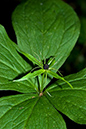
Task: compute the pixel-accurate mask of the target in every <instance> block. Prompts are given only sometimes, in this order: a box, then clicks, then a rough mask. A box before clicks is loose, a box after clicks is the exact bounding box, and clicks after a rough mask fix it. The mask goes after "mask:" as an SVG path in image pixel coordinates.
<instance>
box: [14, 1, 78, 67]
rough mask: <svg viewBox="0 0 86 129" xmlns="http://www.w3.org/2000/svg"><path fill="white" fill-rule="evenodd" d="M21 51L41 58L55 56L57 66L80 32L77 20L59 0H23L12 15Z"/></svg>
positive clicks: (73, 13)
mask: <svg viewBox="0 0 86 129" xmlns="http://www.w3.org/2000/svg"><path fill="white" fill-rule="evenodd" d="M12 23H13V27H14V30H15V33H16V36H17V42H18V46H19V48H20V49H21V51H23V52H25V53H28V54H30V55H32V56H34V57H35V58H36V59H38V60H39V59H40V61H41V60H44V59H48V58H50V57H51V56H53V57H55V60H56V62H57V63H56V66H55V65H54V68H56V69H59V68H60V67H61V66H62V64H63V63H64V62H65V60H66V59H67V57H68V56H69V54H70V52H71V50H72V49H73V47H74V45H75V43H76V41H77V38H78V36H79V31H80V23H79V19H78V17H77V15H76V13H75V12H74V10H73V9H72V7H70V6H69V5H67V4H66V3H64V2H63V1H61V0H47V1H45V0H35V1H34V0H27V1H26V2H25V3H22V4H21V5H19V6H18V7H17V8H16V9H15V11H14V13H13V16H12Z"/></svg>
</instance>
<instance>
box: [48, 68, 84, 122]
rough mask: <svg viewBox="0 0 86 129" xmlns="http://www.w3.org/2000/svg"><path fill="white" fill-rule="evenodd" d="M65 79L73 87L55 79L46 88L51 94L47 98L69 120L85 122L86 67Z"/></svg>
mask: <svg viewBox="0 0 86 129" xmlns="http://www.w3.org/2000/svg"><path fill="white" fill-rule="evenodd" d="M65 79H66V80H67V81H69V82H70V83H71V84H72V86H73V89H71V88H70V87H68V85H67V84H66V83H65V82H63V81H57V82H55V84H52V86H50V88H49V89H47V90H48V92H49V93H50V95H51V96H52V97H49V96H48V99H49V100H50V101H51V103H52V104H53V105H54V106H55V107H56V109H57V110H59V111H61V112H62V113H64V114H65V115H67V116H68V117H69V118H70V119H71V120H73V121H75V122H76V123H79V124H86V68H85V69H83V70H82V71H80V72H78V73H76V74H73V75H69V76H67V77H65ZM56 83H57V84H56Z"/></svg>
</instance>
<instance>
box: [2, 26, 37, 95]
mask: <svg viewBox="0 0 86 129" xmlns="http://www.w3.org/2000/svg"><path fill="white" fill-rule="evenodd" d="M16 49H17V45H16V44H15V43H13V42H12V41H11V40H10V39H9V37H8V35H7V33H6V31H5V29H4V27H3V26H1V25H0V90H16V91H19V92H23V93H26V92H36V91H35V89H34V87H32V85H31V83H30V81H24V82H19V83H15V82H13V79H14V78H16V77H17V76H19V75H21V74H25V73H26V72H27V71H29V70H31V68H32V66H30V64H28V63H27V62H26V61H24V59H23V58H22V57H21V56H20V55H19V54H18V53H17V51H16Z"/></svg>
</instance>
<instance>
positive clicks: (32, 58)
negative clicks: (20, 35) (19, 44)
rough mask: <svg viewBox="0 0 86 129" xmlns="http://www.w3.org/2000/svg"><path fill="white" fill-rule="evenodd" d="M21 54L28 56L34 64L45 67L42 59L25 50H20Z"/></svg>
mask: <svg viewBox="0 0 86 129" xmlns="http://www.w3.org/2000/svg"><path fill="white" fill-rule="evenodd" d="M20 53H21V54H23V55H24V56H25V57H27V58H28V59H29V60H30V61H32V62H33V64H36V65H38V66H39V67H41V68H43V65H42V63H41V62H40V61H38V60H37V59H36V58H34V57H33V56H32V55H31V54H28V53H25V52H23V51H20Z"/></svg>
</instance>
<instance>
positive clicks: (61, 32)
mask: <svg viewBox="0 0 86 129" xmlns="http://www.w3.org/2000/svg"><path fill="white" fill-rule="evenodd" d="M12 23H13V27H14V30H15V33H16V37H17V45H16V44H15V43H14V42H12V41H11V40H10V39H9V37H8V35H7V33H6V31H5V29H4V27H3V26H1V25H0V90H14V91H19V92H20V93H22V94H18V95H12V96H7V97H2V98H0V128H1V129H8V128H9V129H30V128H31V129H35V128H37V129H40V128H41V129H42V128H43V129H54V128H55V129H66V124H65V121H64V120H63V118H62V116H61V115H60V113H59V112H58V111H61V112H62V113H63V114H65V115H66V116H68V117H69V118H70V119H71V120H73V121H75V122H77V123H79V124H86V117H85V116H86V69H83V70H82V71H81V72H79V73H76V74H73V75H69V76H66V77H62V76H60V75H58V74H57V73H56V72H57V71H58V69H59V68H60V67H61V66H62V65H63V63H64V62H65V60H66V59H67V57H68V56H69V54H70V52H71V51H72V49H73V47H74V45H75V43H76V41H77V38H78V36H79V31H80V23H79V19H78V17H77V15H76V13H75V12H74V11H73V9H72V8H71V7H70V6H68V5H67V4H66V3H64V2H63V1H61V0H47V1H45V0H41V1H40V0H35V1H34V0H27V1H26V2H24V3H22V4H20V5H19V6H18V7H17V8H16V9H15V11H14V12H13V15H12ZM53 77H54V78H56V79H59V80H57V81H55V82H53V83H49V82H51V81H52V78H53Z"/></svg>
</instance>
